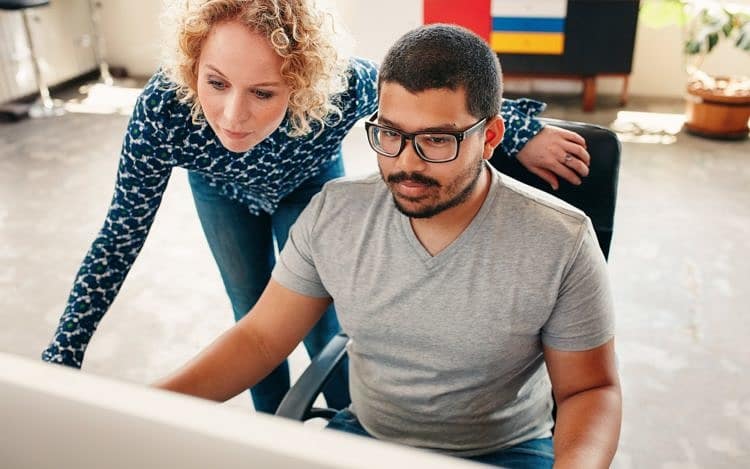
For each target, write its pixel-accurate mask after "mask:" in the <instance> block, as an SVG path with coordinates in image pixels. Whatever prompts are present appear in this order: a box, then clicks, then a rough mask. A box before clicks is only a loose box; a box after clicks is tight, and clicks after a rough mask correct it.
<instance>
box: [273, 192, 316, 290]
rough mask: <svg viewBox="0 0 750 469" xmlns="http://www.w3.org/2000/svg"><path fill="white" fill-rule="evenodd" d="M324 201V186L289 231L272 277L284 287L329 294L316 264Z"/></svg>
mask: <svg viewBox="0 0 750 469" xmlns="http://www.w3.org/2000/svg"><path fill="white" fill-rule="evenodd" d="M324 201H325V187H324V188H323V190H322V191H321V192H319V193H318V194H316V195H315V196H314V197H313V198H312V200H310V203H309V204H308V206H307V207H306V208H305V210H303V211H302V213H301V214H300V216H299V218H297V221H296V222H295V223H294V225H292V228H291V229H290V230H289V237H288V238H287V241H286V244H285V245H284V249H282V251H281V254H279V260H278V262H276V266H275V267H274V269H273V272H272V273H271V277H272V278H273V279H274V280H276V281H277V282H279V283H280V284H281V285H283V286H284V287H286V288H288V289H290V290H292V291H295V292H297V293H300V294H302V295H306V296H312V297H315V298H327V297H329V296H331V295H330V294H329V293H328V291H327V290H326V288H325V286H323V282H322V281H321V279H320V275H319V274H318V270H317V268H316V266H315V260H314V258H315V252H314V244H313V242H312V241H313V240H314V239H315V238H314V236H315V226H316V222H317V220H318V217H319V215H320V211H321V210H322V208H323V204H324Z"/></svg>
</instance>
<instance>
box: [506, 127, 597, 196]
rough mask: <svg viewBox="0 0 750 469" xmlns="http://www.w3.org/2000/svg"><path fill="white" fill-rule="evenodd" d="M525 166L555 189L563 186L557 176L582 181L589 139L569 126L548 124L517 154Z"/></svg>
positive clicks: (587, 170) (585, 167)
mask: <svg viewBox="0 0 750 469" xmlns="http://www.w3.org/2000/svg"><path fill="white" fill-rule="evenodd" d="M516 158H517V159H518V161H519V162H520V163H521V164H522V165H524V167H525V168H526V169H528V170H529V171H531V172H532V173H534V174H536V175H537V176H539V177H540V178H542V179H544V180H545V181H547V182H548V183H549V185H550V186H552V188H553V189H554V190H557V189H558V188H559V187H560V183H559V181H558V179H557V178H558V177H561V178H563V179H565V180H566V181H568V182H570V183H571V184H575V185H579V184H581V177H584V176H588V174H589V163H590V162H591V156H590V155H589V152H588V151H586V140H584V139H583V137H581V136H580V135H578V134H577V133H575V132H571V131H570V130H566V129H562V128H560V127H555V126H552V125H546V126H544V128H543V129H542V131H541V132H539V133H538V134H537V135H536V136H534V138H532V139H531V140H529V141H528V142H527V143H526V145H524V147H523V148H521V151H519V152H518V155H517V156H516Z"/></svg>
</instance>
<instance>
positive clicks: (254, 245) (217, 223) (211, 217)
mask: <svg viewBox="0 0 750 469" xmlns="http://www.w3.org/2000/svg"><path fill="white" fill-rule="evenodd" d="M343 174H344V165H343V161H342V159H341V158H339V159H338V160H336V161H334V162H332V163H329V164H328V165H327V166H326V167H325V168H324V169H323V170H322V171H321V173H320V174H319V175H317V176H314V177H313V178H311V179H309V180H307V181H305V182H304V183H303V184H302V185H301V186H300V187H298V188H297V189H295V191H294V192H292V193H291V194H289V195H288V196H286V197H285V198H284V199H283V200H282V201H281V203H280V204H279V206H278V208H277V209H276V211H275V212H274V213H273V215H269V214H267V213H261V214H260V215H253V214H251V213H250V212H249V211H248V209H247V207H246V206H245V205H243V204H241V203H239V202H235V201H233V200H230V199H229V198H227V197H225V196H224V195H222V194H221V193H220V192H219V191H218V190H217V189H215V188H213V187H211V186H209V185H208V182H207V181H206V180H205V179H204V177H203V176H202V175H200V174H198V173H195V172H192V171H190V172H189V173H188V180H189V181H190V187H191V189H192V192H193V199H194V200H195V207H196V209H197V210H198V217H199V218H200V221H201V226H202V227H203V232H204V233H205V235H206V239H207V240H208V245H209V247H210V248H211V253H212V254H213V256H214V259H215V260H216V264H217V265H218V267H219V272H220V273H221V278H222V280H223V281H224V287H225V289H226V292H227V294H228V295H229V300H230V301H231V303H232V309H233V310H234V318H235V320H236V321H239V320H240V319H241V318H242V317H243V316H245V314H247V312H248V311H249V310H250V308H252V307H253V305H254V304H255V302H256V301H258V298H260V295H261V293H262V292H263V290H264V289H265V287H266V285H267V284H268V281H269V279H270V278H271V270H272V269H273V266H274V264H275V262H276V256H275V253H274V239H275V240H276V244H277V246H278V250H279V251H281V250H282V249H283V247H284V244H285V243H286V239H287V236H288V234H289V228H290V227H291V226H292V224H294V222H295V220H297V217H298V216H299V214H300V213H301V212H302V210H303V209H304V208H305V207H306V206H307V203H308V202H309V201H310V199H311V198H312V196H314V195H315V194H317V193H318V192H319V191H320V189H321V188H322V187H323V184H325V183H326V182H327V181H329V180H331V179H334V178H337V177H340V176H342V175H343ZM339 329H340V326H339V323H338V320H337V319H336V312H335V311H334V309H333V306H331V307H330V308H328V310H327V311H326V312H325V314H324V315H323V317H322V318H321V319H320V321H319V322H318V323H317V324H316V325H315V326H314V327H313V329H312V330H311V331H310V333H309V334H308V335H307V337H305V339H304V344H305V347H306V348H307V352H308V353H309V354H310V356H311V357H313V356H315V355H317V354H318V353H319V352H320V351H321V350H322V349H323V347H324V346H325V345H326V344H327V343H328V341H329V340H330V339H331V338H332V337H333V336H335V335H336V334H337V333H338V332H339ZM248 359H250V358H248ZM346 365H347V364H346V363H343V364H342V366H341V367H339V368H338V370H337V371H336V373H335V374H334V375H333V376H332V377H331V379H330V381H329V382H328V384H327V386H326V387H325V388H324V389H323V394H324V396H325V398H326V402H327V404H328V406H329V407H332V408H335V409H342V408H344V407H346V406H347V405H349V402H350V398H349V387H348V386H349V383H348V367H347V366H346ZM288 390H289V364H288V363H287V361H286V360H285V361H284V362H283V363H282V364H281V365H279V366H278V367H277V368H276V369H275V370H273V371H272V372H271V374H269V375H268V376H267V377H266V378H264V379H263V380H262V381H260V382H259V383H258V384H256V385H255V386H253V387H252V389H250V394H251V395H252V398H253V404H254V405H255V409H256V410H257V411H259V412H266V413H271V414H272V413H274V412H276V409H277V408H278V406H279V404H280V403H281V400H282V399H283V398H284V395H285V394H286V393H287V391H288Z"/></svg>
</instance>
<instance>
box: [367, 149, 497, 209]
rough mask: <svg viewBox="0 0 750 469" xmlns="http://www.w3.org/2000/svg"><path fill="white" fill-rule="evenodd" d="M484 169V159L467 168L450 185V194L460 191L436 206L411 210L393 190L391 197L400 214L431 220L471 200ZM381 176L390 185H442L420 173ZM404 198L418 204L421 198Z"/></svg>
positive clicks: (381, 174) (381, 172)
mask: <svg viewBox="0 0 750 469" xmlns="http://www.w3.org/2000/svg"><path fill="white" fill-rule="evenodd" d="M483 169H484V159H482V158H479V160H478V162H477V164H476V165H475V166H473V167H470V168H467V169H466V171H464V172H463V173H462V174H461V175H460V176H459V177H457V178H456V179H454V180H453V181H451V183H450V184H449V185H448V191H447V192H448V194H451V193H454V192H456V191H458V192H457V193H456V194H455V195H453V196H452V197H450V198H449V199H448V200H445V201H442V202H438V203H436V204H435V205H431V206H430V205H428V206H424V207H422V208H420V209H417V210H409V209H407V208H406V207H404V206H403V205H401V203H400V202H399V199H398V197H397V196H396V194H395V193H394V191H393V190H391V195H392V196H393V202H394V203H395V204H396V208H397V209H398V211H399V212H401V213H403V214H404V215H406V216H407V217H409V218H431V217H434V216H435V215H437V214H439V213H442V212H444V211H446V210H448V209H449V208H453V207H457V206H459V205H461V204H462V203H464V202H466V200H467V199H468V198H469V196H470V195H471V194H472V193H473V192H474V189H475V188H476V187H477V184H478V183H479V177H480V176H481V175H482V170H483ZM380 176H381V177H383V180H384V181H386V182H387V183H388V184H389V188H390V184H397V183H399V182H404V181H414V182H416V183H419V184H424V185H426V186H428V187H436V188H438V189H439V188H440V187H441V185H440V183H439V182H438V181H436V180H435V179H432V178H430V177H428V176H425V175H423V174H420V173H413V174H407V173H405V172H403V171H402V172H399V173H394V174H391V175H389V176H388V177H387V178H385V177H384V176H383V171H382V170H381V171H380ZM467 179H468V180H469V182H468V183H467V184H466V185H465V186H464V187H463V188H462V189H460V190H458V187H459V185H460V184H461V183H462V182H464V181H466V180H467ZM401 197H402V198H404V199H406V200H411V201H412V202H417V201H418V200H419V199H420V198H416V199H410V198H408V197H403V196H401Z"/></svg>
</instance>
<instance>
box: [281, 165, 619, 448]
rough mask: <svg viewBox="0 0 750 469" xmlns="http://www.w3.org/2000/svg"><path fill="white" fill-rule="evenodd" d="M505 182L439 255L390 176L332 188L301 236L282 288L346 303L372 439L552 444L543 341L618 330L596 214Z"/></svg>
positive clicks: (317, 202) (346, 324)
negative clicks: (393, 189)
mask: <svg viewBox="0 0 750 469" xmlns="http://www.w3.org/2000/svg"><path fill="white" fill-rule="evenodd" d="M487 168H488V170H489V171H491V172H492V182H491V187H490V190H489V192H488V195H487V198H486V199H485V201H484V203H483V205H482V207H481V208H480V210H479V212H478V213H477V214H476V216H475V217H474V219H473V220H472V222H471V224H470V225H469V226H468V227H467V228H466V229H465V230H464V231H463V233H461V235H460V236H459V237H458V238H457V239H455V240H454V241H453V243H451V244H450V245H449V246H448V247H446V248H445V249H444V250H443V251H441V252H440V253H438V254H437V255H435V256H431V255H430V254H429V253H428V252H427V251H426V250H425V248H424V247H423V246H422V244H421V243H420V242H419V240H418V239H417V237H416V236H415V234H414V232H413V230H412V227H411V224H410V222H409V218H408V217H406V216H405V215H403V214H401V213H400V212H399V211H398V210H397V209H396V207H395V205H394V202H393V198H392V196H391V194H390V192H389V190H388V188H387V186H386V185H385V184H384V183H383V181H382V180H381V178H380V175H379V174H376V175H373V176H371V177H368V178H365V179H358V180H351V179H339V180H335V181H332V182H330V183H328V184H327V185H326V186H325V187H324V189H323V190H322V192H321V193H319V194H318V195H317V196H315V197H314V198H313V200H312V201H311V202H310V205H309V206H308V207H307V208H306V209H305V211H304V212H303V213H302V214H301V215H300V217H299V219H298V220H297V222H296V224H295V225H294V226H293V228H292V230H291V232H290V235H289V239H288V242H287V243H286V246H285V248H284V250H283V252H282V253H281V255H280V259H279V262H278V263H277V265H276V268H275V269H274V271H273V278H274V279H275V280H276V281H278V282H279V283H280V284H282V285H283V286H285V287H286V288H289V289H291V290H293V291H295V292H298V293H300V294H303V295H308V296H312V297H327V296H330V297H331V298H333V300H334V302H335V304H336V311H337V315H338V318H339V322H340V323H341V327H342V329H343V331H344V332H345V333H346V334H348V335H349V337H350V338H351V341H350V343H349V345H348V354H349V367H350V368H349V369H350V387H351V396H352V411H353V412H354V413H355V415H356V416H357V418H358V419H359V421H360V423H361V424H362V426H363V427H364V428H365V429H366V430H367V431H368V432H369V433H370V434H372V435H373V436H375V437H377V438H380V439H383V440H387V441H393V442H397V443H402V444H407V445H411V446H417V447H425V448H430V449H434V450H438V451H443V452H447V453H451V454H456V455H463V456H470V455H477V454H484V453H488V452H491V451H495V450H499V449H502V448H507V447H509V446H513V445H515V444H518V443H521V442H523V441H527V440H530V439H535V438H542V437H547V436H550V434H551V428H552V424H553V422H552V416H551V408H552V399H551V394H550V382H549V377H548V374H547V371H546V368H545V364H544V357H543V353H542V352H543V351H542V344H545V345H547V346H549V347H552V348H555V349H559V350H566V351H578V350H589V349H592V348H595V347H597V346H599V345H602V344H604V343H605V342H607V341H608V340H610V339H611V338H612V337H613V334H614V313H613V307H612V299H611V293H610V289H609V282H608V279H607V273H606V265H605V261H604V257H603V255H602V253H601V251H600V249H599V247H598V244H597V242H596V238H595V234H594V233H593V229H592V227H591V223H590V221H589V220H588V218H587V217H586V216H585V215H584V214H583V213H581V212H580V211H579V210H577V209H575V208H573V207H571V206H570V205H568V204H565V203H564V202H562V201H560V200H558V199H556V198H554V197H552V196H550V195H548V194H546V193H544V192H542V191H538V190H536V189H533V188H530V187H529V186H526V185H524V184H521V183H520V182H518V181H516V180H514V179H511V178H509V177H507V176H505V175H502V174H500V173H499V172H497V171H496V170H494V169H493V168H491V167H490V166H489V165H487Z"/></svg>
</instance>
